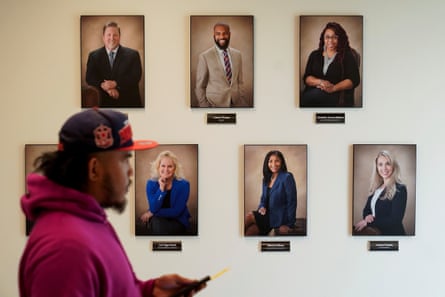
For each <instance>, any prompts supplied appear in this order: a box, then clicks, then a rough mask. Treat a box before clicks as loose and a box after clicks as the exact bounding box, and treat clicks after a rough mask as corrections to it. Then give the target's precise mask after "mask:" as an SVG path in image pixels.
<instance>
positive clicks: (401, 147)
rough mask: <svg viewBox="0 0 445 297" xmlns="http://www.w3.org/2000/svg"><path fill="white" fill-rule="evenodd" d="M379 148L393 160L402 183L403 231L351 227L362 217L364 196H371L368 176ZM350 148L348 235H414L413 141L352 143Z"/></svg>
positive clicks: (414, 170) (364, 202) (415, 157)
mask: <svg viewBox="0 0 445 297" xmlns="http://www.w3.org/2000/svg"><path fill="white" fill-rule="evenodd" d="M382 151H386V152H387V153H388V154H389V156H391V159H392V160H396V162H397V164H398V165H399V168H400V178H401V183H402V184H403V185H404V186H405V187H406V193H407V199H406V209H405V211H404V216H403V221H402V223H403V226H404V229H405V232H406V234H385V233H384V232H382V231H380V230H378V228H375V227H373V226H372V225H371V228H366V229H364V230H363V231H360V232H357V231H356V230H355V228H354V225H355V224H357V222H359V221H360V220H361V219H363V210H364V208H365V205H366V203H367V201H368V199H370V197H371V196H372V193H371V192H370V185H371V178H372V176H373V174H374V167H375V162H376V158H377V156H378V154H379V153H380V152H382ZM352 152H353V189H352V194H353V197H352V235H357V236H360V235H369V236H385V235H394V236H405V235H406V236H414V235H415V225H416V167H417V165H416V164H417V146H416V144H353V145H352ZM394 199H395V198H394ZM377 215H378V214H377V213H376V216H377Z"/></svg>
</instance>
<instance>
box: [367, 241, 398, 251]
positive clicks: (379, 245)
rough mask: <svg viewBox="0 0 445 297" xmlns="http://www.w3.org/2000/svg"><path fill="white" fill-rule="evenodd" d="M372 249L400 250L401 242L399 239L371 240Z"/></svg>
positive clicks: (370, 246) (370, 247) (370, 248)
mask: <svg viewBox="0 0 445 297" xmlns="http://www.w3.org/2000/svg"><path fill="white" fill-rule="evenodd" d="M369 250H370V251H398V250H399V242H398V241H370V242H369Z"/></svg>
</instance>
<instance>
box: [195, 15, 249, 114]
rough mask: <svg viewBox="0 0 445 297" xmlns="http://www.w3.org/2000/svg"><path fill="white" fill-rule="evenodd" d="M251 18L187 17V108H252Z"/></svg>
mask: <svg viewBox="0 0 445 297" xmlns="http://www.w3.org/2000/svg"><path fill="white" fill-rule="evenodd" d="M253 37H254V36H253V16H227V15H226V16H190V106H191V107H208V108H212V107H253V101H254V100H253Z"/></svg>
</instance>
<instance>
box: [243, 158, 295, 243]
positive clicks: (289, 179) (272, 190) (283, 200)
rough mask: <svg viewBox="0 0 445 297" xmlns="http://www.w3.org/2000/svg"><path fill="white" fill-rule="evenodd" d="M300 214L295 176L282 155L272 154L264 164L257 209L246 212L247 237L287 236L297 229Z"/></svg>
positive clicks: (265, 159)
mask: <svg viewBox="0 0 445 297" xmlns="http://www.w3.org/2000/svg"><path fill="white" fill-rule="evenodd" d="M296 212H297V186H296V183H295V179H294V176H293V175H292V173H291V172H289V171H288V170H287V165H286V161H285V159H284V156H283V154H282V153H281V152H280V151H278V150H272V151H269V152H268V153H267V154H266V157H265V158H264V162H263V181H262V193H261V198H260V203H259V205H258V208H257V210H254V211H251V212H249V213H247V215H246V218H245V225H244V226H245V227H244V228H245V229H244V233H245V235H246V236H254V235H268V234H269V233H270V232H271V231H272V230H274V231H275V234H276V235H285V234H288V233H289V232H291V231H292V229H294V228H295V222H296Z"/></svg>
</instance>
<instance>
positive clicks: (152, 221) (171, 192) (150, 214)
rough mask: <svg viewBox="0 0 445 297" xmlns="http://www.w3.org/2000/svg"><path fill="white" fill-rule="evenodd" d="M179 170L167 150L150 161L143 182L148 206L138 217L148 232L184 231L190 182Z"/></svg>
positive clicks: (180, 232) (187, 215)
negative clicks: (144, 182) (147, 178)
mask: <svg viewBox="0 0 445 297" xmlns="http://www.w3.org/2000/svg"><path fill="white" fill-rule="evenodd" d="M182 172H183V171H182V166H181V164H180V163H179V161H178V158H177V157H176V155H175V154H174V153H172V152H170V151H163V152H161V153H159V155H158V156H157V158H156V160H155V161H154V162H153V163H152V178H151V179H149V180H148V181H147V185H146V193H147V200H148V205H149V209H148V210H147V211H146V212H144V213H143V214H142V215H141V217H140V219H141V220H142V221H143V222H144V223H146V224H147V227H148V229H149V233H150V234H156V235H182V234H185V233H186V232H187V229H188V228H189V226H190V221H189V220H190V212H189V209H188V208H187V202H188V199H189V195H190V183H189V182H188V181H187V180H186V179H185V178H184V177H183V173H182Z"/></svg>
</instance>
